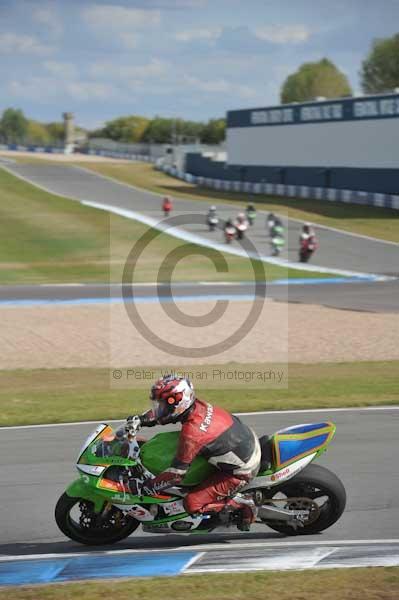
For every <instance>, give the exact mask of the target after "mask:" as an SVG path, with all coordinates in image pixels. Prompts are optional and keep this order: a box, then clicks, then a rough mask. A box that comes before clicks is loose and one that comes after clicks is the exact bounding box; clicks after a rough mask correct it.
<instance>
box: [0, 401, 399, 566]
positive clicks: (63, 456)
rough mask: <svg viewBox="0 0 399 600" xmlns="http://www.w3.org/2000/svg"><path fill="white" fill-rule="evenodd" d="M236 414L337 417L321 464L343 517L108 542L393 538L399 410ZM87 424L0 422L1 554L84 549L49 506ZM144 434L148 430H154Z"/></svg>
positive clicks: (279, 423)
mask: <svg viewBox="0 0 399 600" xmlns="http://www.w3.org/2000/svg"><path fill="white" fill-rule="evenodd" d="M282 408H283V406H282ZM242 418H243V419H244V420H245V421H246V422H247V423H249V424H250V425H251V426H253V427H254V429H255V430H256V431H257V433H258V434H262V433H272V432H273V431H275V430H277V429H280V428H282V427H286V426H289V425H293V424H297V423H301V422H302V423H303V422H315V421H323V420H326V419H329V420H332V421H334V422H335V423H336V424H337V434H336V437H335V439H334V441H333V443H332V445H331V447H330V450H329V452H328V453H327V454H326V455H325V456H324V457H323V458H322V459H321V460H320V461H319V464H322V465H324V466H326V467H328V468H330V469H332V470H333V471H335V472H336V473H337V475H338V476H339V477H340V478H341V479H342V481H343V483H344V485H345V487H346V490H347V495H348V503H347V509H346V511H345V513H344V515H343V517H342V518H341V520H340V521H339V522H338V523H337V524H336V525H335V526H333V527H332V528H331V529H329V530H327V531H326V532H324V533H323V534H321V535H317V536H309V537H306V538H283V537H281V536H280V535H279V534H277V533H275V532H273V531H271V530H270V529H268V528H266V527H263V526H261V525H256V526H255V527H254V528H253V532H252V533H251V534H239V533H234V532H233V533H226V534H214V535H212V536H183V535H180V536H179V535H172V536H169V535H168V536H155V535H154V536H152V535H149V534H142V533H140V532H137V533H136V534H134V535H133V536H132V537H130V538H128V539H127V540H126V541H125V542H121V543H119V544H118V545H117V546H115V547H113V548H114V549H122V548H127V549H146V548H147V549H155V548H176V547H185V546H193V545H195V546H196V548H198V551H200V550H201V545H203V544H210V543H211V544H216V543H223V544H226V549H227V547H230V546H231V547H232V548H234V544H242V543H243V542H245V543H248V544H251V542H253V543H259V542H277V543H278V544H279V543H280V542H281V543H285V542H289V541H295V542H299V541H306V542H315V544H317V543H318V542H321V541H322V542H326V541H332V542H333V543H336V544H337V545H339V542H338V541H339V540H390V539H395V538H399V476H398V471H397V466H396V462H395V457H394V453H393V450H394V449H395V448H396V447H397V430H398V425H399V411H398V410H395V409H393V408H392V409H390V408H389V409H386V410H381V409H380V410H378V409H375V410H374V409H371V410H365V411H357V410H348V411H337V412H334V411H331V412H330V411H327V412H325V411H312V412H300V413H299V414H295V413H294V414H290V413H284V414H283V413H280V414H270V413H269V414H257V415H247V416H243V417H242ZM92 429H94V425H91V424H77V425H66V426H56V427H37V428H29V427H28V428H19V429H3V430H1V429H0V482H1V484H0V485H1V488H0V490H1V492H0V493H1V543H0V556H1V555H16V554H40V553H54V552H56V553H60V552H61V553H63V552H75V551H80V552H81V551H85V550H86V548H84V547H82V546H79V545H77V544H74V543H73V542H70V541H66V539H65V538H64V537H63V536H62V534H61V533H60V532H59V531H58V529H57V527H56V525H55V522H54V517H53V512H54V505H55V503H56V501H57V498H58V497H59V495H60V494H61V493H62V492H63V491H64V489H65V486H66V484H67V483H68V482H69V481H71V480H72V479H73V478H74V477H75V473H76V471H75V469H74V462H75V459H76V455H77V452H78V450H79V448H80V447H81V445H82V442H83V441H84V439H85V437H86V435H87V434H88V433H90V432H91V431H92ZM165 430H166V428H163V431H165ZM148 433H150V435H152V434H153V430H148ZM155 433H156V431H155ZM108 549H110V548H109V547H108ZM237 550H238V546H237ZM97 551H98V548H97Z"/></svg>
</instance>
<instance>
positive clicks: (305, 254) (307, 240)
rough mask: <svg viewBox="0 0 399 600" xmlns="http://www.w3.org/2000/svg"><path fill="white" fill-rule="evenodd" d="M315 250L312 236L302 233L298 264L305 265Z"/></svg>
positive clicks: (315, 243) (315, 245)
mask: <svg viewBox="0 0 399 600" xmlns="http://www.w3.org/2000/svg"><path fill="white" fill-rule="evenodd" d="M316 249H317V241H316V238H315V236H314V235H309V234H307V233H302V234H301V237H300V240H299V262H302V263H306V262H308V260H309V259H310V257H311V256H312V254H313V253H314V252H315V251H316Z"/></svg>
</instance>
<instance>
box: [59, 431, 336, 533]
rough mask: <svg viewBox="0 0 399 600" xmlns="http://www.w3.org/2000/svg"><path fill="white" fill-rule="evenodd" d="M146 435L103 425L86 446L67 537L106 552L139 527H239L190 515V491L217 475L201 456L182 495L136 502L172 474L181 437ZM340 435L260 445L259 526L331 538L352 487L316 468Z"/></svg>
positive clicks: (65, 517)
mask: <svg viewBox="0 0 399 600" xmlns="http://www.w3.org/2000/svg"><path fill="white" fill-rule="evenodd" d="M139 427H140V425H139V420H138V419H137V420H135V422H134V423H130V425H129V427H127V428H125V429H122V430H119V431H117V432H116V433H115V432H114V431H113V429H112V428H111V427H110V426H109V425H107V424H104V423H103V424H101V425H98V427H96V429H95V430H94V431H93V433H92V434H91V435H90V436H89V437H88V439H87V440H86V442H85V444H84V445H83V448H82V450H81V452H80V454H79V457H78V461H77V464H76V467H77V469H78V472H79V477H78V478H77V479H76V480H75V481H73V482H72V483H71V484H70V485H69V486H68V487H67V489H66V491H65V492H64V493H63V494H62V496H61V497H60V498H59V500H58V502H57V505H56V508H55V519H56V522H57V525H58V527H59V528H60V530H61V531H62V532H63V533H64V534H65V535H66V536H67V537H69V538H70V539H72V540H75V541H76V542H80V543H82V544H88V545H103V544H113V543H115V542H118V541H120V540H122V539H124V538H126V537H128V536H129V535H130V534H131V533H133V532H134V531H135V530H136V529H137V528H138V527H139V525H141V526H142V529H143V531H145V532H149V533H207V532H210V531H213V530H214V529H215V528H217V527H226V526H230V525H234V524H236V523H237V522H238V520H239V514H238V513H237V512H227V513H226V512H225V511H222V513H220V516H216V517H215V515H190V514H188V513H186V512H185V510H184V506H183V499H184V496H185V494H186V493H187V491H188V490H190V489H191V488H193V487H194V486H196V485H198V484H199V483H201V482H202V481H204V480H205V479H206V478H207V477H209V476H210V475H211V474H212V472H213V471H214V467H212V465H210V464H209V463H208V462H207V461H206V460H205V459H204V458H203V457H201V456H199V457H197V458H196V459H195V460H194V462H193V463H192V465H191V467H190V469H189V470H188V472H187V474H186V477H185V479H184V480H183V482H182V485H181V486H180V487H178V488H177V487H175V488H171V489H168V490H167V492H163V493H162V494H159V495H155V496H141V495H137V493H136V494H135V493H134V491H132V481H133V482H134V481H135V480H137V482H142V481H143V480H144V479H146V478H148V477H153V476H155V475H157V474H159V473H161V472H162V471H164V470H165V469H166V468H168V467H169V466H170V464H171V462H172V459H173V457H174V455H175V452H176V448H177V442H178V436H179V433H178V432H166V433H159V434H157V435H155V436H154V437H153V438H152V439H150V440H149V441H142V440H141V441H140V440H139V438H138V437H137V431H138V429H139ZM121 432H123V433H122V434H121ZM334 433H335V425H334V424H333V423H330V422H324V423H310V424H305V425H298V426H294V427H290V428H287V429H282V430H280V431H278V432H276V433H275V434H274V435H272V436H270V437H269V436H266V435H265V436H263V437H261V438H260V440H259V441H260V445H261V449H262V461H261V466H260V470H259V473H258V475H257V476H256V477H255V478H254V479H253V480H252V481H251V482H250V483H249V484H248V485H247V486H246V487H245V488H243V489H242V490H241V492H240V493H241V494H243V495H244V497H246V498H252V499H253V500H254V501H255V503H256V505H257V507H258V513H257V522H259V523H262V524H264V525H267V526H268V527H270V528H271V529H274V530H275V531H278V532H280V533H283V534H286V535H306V534H314V533H318V532H320V531H323V530H325V529H327V528H328V527H330V526H331V525H333V524H334V523H335V522H336V521H337V520H338V519H339V518H340V516H341V514H342V513H343V511H344V508H345V503H346V494H345V489H344V486H343V485H342V483H341V481H340V480H339V479H338V477H337V476H336V475H335V474H334V473H332V472H331V471H329V470H328V469H326V468H325V467H322V466H318V465H314V464H311V463H312V462H313V461H314V460H315V459H316V458H317V457H318V456H320V455H321V454H322V453H323V452H325V450H326V448H327V446H328V444H329V443H330V441H331V439H332V437H333V436H334ZM133 487H134V486H133ZM137 489H138V490H139V489H140V485H138V486H137Z"/></svg>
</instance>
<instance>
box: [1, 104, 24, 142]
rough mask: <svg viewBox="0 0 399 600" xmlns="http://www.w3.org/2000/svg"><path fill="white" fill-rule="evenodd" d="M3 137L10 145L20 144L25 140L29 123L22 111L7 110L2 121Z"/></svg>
mask: <svg viewBox="0 0 399 600" xmlns="http://www.w3.org/2000/svg"><path fill="white" fill-rule="evenodd" d="M0 131H1V137H2V138H3V139H4V141H5V142H7V143H8V144H18V143H19V142H23V141H24V140H25V137H26V134H27V131H28V121H27V119H26V118H25V115H24V113H23V112H22V110H20V109H17V108H6V110H5V111H4V112H3V115H2V117H1V121H0Z"/></svg>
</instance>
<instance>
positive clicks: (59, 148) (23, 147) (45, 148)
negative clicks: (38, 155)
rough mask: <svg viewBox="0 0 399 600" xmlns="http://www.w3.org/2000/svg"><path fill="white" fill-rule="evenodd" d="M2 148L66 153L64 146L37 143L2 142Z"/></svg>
mask: <svg viewBox="0 0 399 600" xmlns="http://www.w3.org/2000/svg"><path fill="white" fill-rule="evenodd" d="M0 150H14V151H16V152H46V153H47V154H64V147H63V146H39V145H36V144H0Z"/></svg>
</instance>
